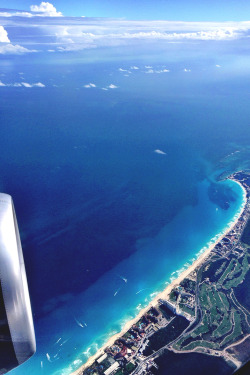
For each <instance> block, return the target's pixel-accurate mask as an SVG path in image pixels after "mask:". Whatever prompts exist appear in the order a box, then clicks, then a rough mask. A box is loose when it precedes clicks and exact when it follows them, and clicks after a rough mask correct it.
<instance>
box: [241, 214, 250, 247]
mask: <svg viewBox="0 0 250 375" xmlns="http://www.w3.org/2000/svg"><path fill="white" fill-rule="evenodd" d="M241 241H242V242H244V243H245V244H247V245H249V246H250V220H248V222H247V224H246V226H245V228H244V231H243V233H242V236H241Z"/></svg>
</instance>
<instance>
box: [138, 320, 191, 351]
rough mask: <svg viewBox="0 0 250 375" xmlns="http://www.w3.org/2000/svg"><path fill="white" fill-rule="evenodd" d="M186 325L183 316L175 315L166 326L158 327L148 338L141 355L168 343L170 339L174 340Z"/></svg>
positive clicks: (186, 322) (187, 323)
mask: <svg viewBox="0 0 250 375" xmlns="http://www.w3.org/2000/svg"><path fill="white" fill-rule="evenodd" d="M188 325H189V322H188V321H187V320H186V319H185V318H183V317H181V316H176V317H175V318H174V319H173V320H172V321H171V322H170V323H169V325H168V326H167V327H165V328H162V329H160V330H159V331H157V332H156V333H154V334H153V335H152V336H151V337H150V338H149V344H148V346H147V347H146V349H145V350H144V352H143V355H145V356H148V355H150V354H152V353H153V352H154V351H156V350H159V349H160V348H162V347H163V346H165V345H167V344H169V343H170V342H171V341H173V340H175V339H176V338H177V337H178V336H179V335H180V334H181V333H182V332H183V331H184V329H185V328H187V326H188Z"/></svg>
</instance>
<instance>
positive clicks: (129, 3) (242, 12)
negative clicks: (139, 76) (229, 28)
mask: <svg viewBox="0 0 250 375" xmlns="http://www.w3.org/2000/svg"><path fill="white" fill-rule="evenodd" d="M52 2H53V4H54V6H55V7H56V8H57V10H58V11H61V12H62V13H63V14H64V15H65V16H88V17H125V18H126V19H148V20H151V19H164V20H182V21H230V20H232V21H240V20H247V17H248V15H250V2H249V0H155V1H153V0H70V1H69V0H54V1H52ZM39 3H40V2H39V1H36V0H1V4H0V6H1V7H2V8H12V9H21V10H29V9H30V6H31V5H34V4H39Z"/></svg>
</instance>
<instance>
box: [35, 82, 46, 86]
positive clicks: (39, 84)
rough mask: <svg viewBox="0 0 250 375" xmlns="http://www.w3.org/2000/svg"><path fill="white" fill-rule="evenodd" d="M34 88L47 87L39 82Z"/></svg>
mask: <svg viewBox="0 0 250 375" xmlns="http://www.w3.org/2000/svg"><path fill="white" fill-rule="evenodd" d="M33 87H45V85H44V84H43V83H42V82H37V83H34V84H33Z"/></svg>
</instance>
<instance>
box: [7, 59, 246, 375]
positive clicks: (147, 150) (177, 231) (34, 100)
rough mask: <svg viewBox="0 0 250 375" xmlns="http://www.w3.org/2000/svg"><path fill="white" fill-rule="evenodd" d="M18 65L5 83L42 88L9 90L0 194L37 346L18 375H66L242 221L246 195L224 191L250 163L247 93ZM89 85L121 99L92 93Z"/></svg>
mask: <svg viewBox="0 0 250 375" xmlns="http://www.w3.org/2000/svg"><path fill="white" fill-rule="evenodd" d="M16 64H17V65H16V66H15V65H11V64H10V65H8V64H7V63H6V66H5V67H4V66H3V67H2V68H3V71H4V74H5V79H6V82H7V80H8V82H11V79H12V78H13V77H14V79H15V80H16V79H17V78H16V76H15V75H17V72H18V71H22V72H23V73H24V75H25V76H26V80H27V82H36V81H37V80H38V79H39V81H41V82H43V83H45V85H46V88H44V89H37V90H33V89H32V90H26V89H25V88H16V87H1V90H5V91H2V105H1V111H0V116H1V129H2V132H1V137H0V148H1V163H0V186H1V191H3V192H6V193H9V194H11V195H12V196H13V199H14V203H15V207H16V212H17V219H18V223H19V228H20V233H21V238H22V244H23V252H24V258H25V264H26V269H27V276H28V281H29V289H30V296H31V303H32V309H33V315H34V323H35V330H36V338H37V353H36V354H35V356H34V357H32V358H31V360H30V361H28V362H27V363H25V364H23V365H22V366H21V367H20V368H19V369H16V370H13V372H12V374H13V375H23V374H25V375H34V374H36V375H39V374H42V375H59V374H60V375H68V374H70V372H71V371H73V370H75V369H76V368H77V367H79V366H80V364H82V363H84V362H85V361H86V360H87V358H88V357H89V356H90V355H92V354H94V353H95V352H96V350H97V349H98V348H99V347H101V346H102V345H103V344H104V343H105V342H106V341H107V339H108V338H109V337H110V336H112V335H113V334H114V333H116V332H119V331H120V330H121V328H122V327H123V326H124V324H125V323H126V322H127V321H128V320H130V319H131V318H133V317H135V316H136V314H137V313H138V312H139V310H140V309H141V308H142V307H144V306H146V305H147V304H148V303H149V302H150V300H152V299H153V298H154V296H155V295H156V294H157V293H158V292H159V291H161V290H163V289H164V288H165V286H166V285H167V284H168V283H169V282H170V281H171V280H172V279H173V278H174V277H176V276H178V274H179V273H180V272H181V271H182V270H183V269H185V268H186V267H188V265H189V264H191V263H192V262H193V260H194V259H195V258H196V257H197V255H198V254H199V253H200V252H201V251H204V249H205V248H206V247H207V246H209V244H211V242H213V241H215V239H216V238H217V237H216V236H218V235H219V234H220V233H222V232H223V231H224V230H225V229H226V228H227V227H228V226H229V225H230V223H231V222H232V220H233V219H234V217H235V215H236V214H237V212H239V210H240V208H241V206H242V203H243V194H242V190H241V187H240V186H239V185H238V184H236V183H234V182H232V181H221V182H218V181H217V180H218V176H219V175H220V173H222V172H225V173H229V172H231V171H234V170H238V169H241V168H243V167H244V168H245V167H247V166H248V164H249V147H248V145H249V138H250V136H249V117H250V108H249V105H248V100H247V98H246V96H245V93H246V90H248V87H249V83H248V82H247V80H245V78H244V80H243V79H240V78H239V80H238V81H237V85H238V86H237V87H236V86H235V82H234V81H232V89H231V91H230V90H229V89H228V90H227V91H226V94H225V91H224V89H225V86H224V83H223V80H222V81H220V80H218V81H217V78H216V79H214V75H213V74H214V70H211V72H210V71H209V70H208V71H207V75H206V79H205V78H204V76H202V77H203V79H202V80H201V79H200V78H201V75H202V74H203V73H202V72H201V71H200V72H196V74H195V76H192V75H189V76H188V77H187V76H185V78H184V77H182V76H181V74H182V73H181V72H182V71H183V70H180V69H179V68H178V69H177V68H176V71H175V72H174V74H173V75H172V76H171V75H168V76H167V77H166V76H164V77H161V78H159V77H145V74H144V75H143V76H140V72H138V75H137V76H133V77H132V80H131V81H130V83H129V84H126V85H125V78H124V77H121V76H120V75H118V74H120V73H118V68H119V67H120V66H124V65H121V62H120V63H119V65H114V63H112V64H111V63H105V64H104V63H103V64H101V63H100V64H97V65H96V66H95V65H93V66H92V65H91V66H87V65H86V64H85V65H80V64H79V65H77V66H72V65H71V66H70V69H69V66H68V65H63V64H61V65H60V66H59V67H58V69H55V66H45V67H43V66H40V65H39V64H38V63H37V65H34V66H33V65H32V66H31V65H30V66H22V65H21V66H20V65H18V62H16ZM117 64H118V63H117ZM138 65H139V64H138ZM124 67H125V68H126V66H124ZM172 69H174V67H173V68H172ZM109 74H112V76H109ZM136 74H137V73H136ZM37 75H38V77H39V78H38V77H37ZM91 75H94V78H95V81H94V82H96V83H97V84H98V80H99V82H101V80H104V77H106V76H107V75H108V77H112V81H110V82H109V83H111V82H112V83H115V84H116V85H117V86H118V87H119V89H117V91H115V90H113V91H111V90H110V92H106V91H102V90H99V91H98V90H92V91H88V90H86V89H83V88H82V85H83V84H86V82H89V81H90V77H91V81H92V79H93V76H91ZM52 76H53V83H56V85H57V86H56V87H54V86H53V84H52V83H51V77H52ZM147 76H148V75H147ZM110 80H111V78H110ZM79 82H80V83H79ZM214 90H216V92H217V93H220V94H217V96H216V95H214ZM220 90H221V91H220ZM13 103H14V105H13ZM239 124H240V125H239ZM155 150H160V151H161V152H160V153H159V152H155ZM236 151H237V153H236ZM77 322H78V323H77ZM58 340H59V341H58ZM46 354H49V358H50V360H48V357H47V356H46Z"/></svg>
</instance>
